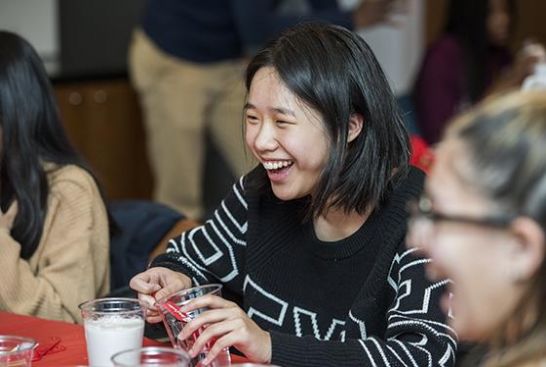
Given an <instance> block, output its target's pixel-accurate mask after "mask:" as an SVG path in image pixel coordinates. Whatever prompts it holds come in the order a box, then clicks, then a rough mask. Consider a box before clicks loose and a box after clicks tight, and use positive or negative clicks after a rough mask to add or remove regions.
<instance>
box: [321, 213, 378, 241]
mask: <svg viewBox="0 0 546 367" xmlns="http://www.w3.org/2000/svg"><path fill="white" fill-rule="evenodd" d="M370 213H371V210H370V209H367V210H366V211H365V213H363V214H359V213H357V212H356V211H351V212H349V213H346V212H344V211H343V210H341V209H336V208H330V209H328V211H327V212H326V213H324V214H322V215H320V216H319V217H318V218H316V219H314V220H313V226H314V229H315V234H316V236H317V238H318V239H319V240H321V241H325V242H333V241H339V240H342V239H344V238H347V237H349V236H351V235H352V234H353V233H355V232H356V231H358V229H359V228H360V227H362V225H363V224H364V223H365V222H366V220H367V219H368V217H369V216H370Z"/></svg>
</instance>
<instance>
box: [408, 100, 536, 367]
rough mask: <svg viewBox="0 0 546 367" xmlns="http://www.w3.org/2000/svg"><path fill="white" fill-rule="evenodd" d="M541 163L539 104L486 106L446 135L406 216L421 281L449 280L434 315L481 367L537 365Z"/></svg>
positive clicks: (513, 102) (501, 102)
mask: <svg viewBox="0 0 546 367" xmlns="http://www.w3.org/2000/svg"><path fill="white" fill-rule="evenodd" d="M544 157H546V95H545V94H544V93H537V92H534V93H531V92H528V93H514V94H510V95H506V96H504V97H502V98H499V99H496V100H492V101H489V102H487V103H485V104H484V105H482V106H480V107H479V108H477V109H475V110H473V111H471V112H470V113H468V114H466V115H464V116H463V117H460V118H458V119H457V120H456V121H455V122H454V123H453V124H452V125H451V126H449V127H448V129H447V133H446V135H445V137H444V139H443V140H442V142H441V143H440V144H439V146H438V149H437V154H436V162H435V164H434V166H433V169H432V171H431V173H430V175H429V177H428V179H427V184H426V190H425V195H424V196H423V197H422V198H421V199H420V200H419V201H418V205H416V206H415V207H414V208H415V209H416V210H415V213H414V214H413V216H412V218H413V221H412V223H413V224H412V225H411V226H410V231H409V242H410V243H411V244H412V245H414V246H417V247H419V248H421V249H422V250H424V252H425V253H426V254H427V255H428V256H430V257H431V260H432V261H431V263H430V264H428V265H427V268H428V269H427V273H428V275H429V276H430V277H431V279H433V280H434V279H441V278H443V277H446V276H447V277H449V278H451V279H452V280H453V283H450V284H449V287H448V289H447V290H446V294H445V296H444V302H442V304H443V306H444V310H445V311H446V312H448V307H449V306H450V310H451V311H452V312H453V314H454V315H455V318H453V319H450V324H451V326H452V327H453V328H454V329H455V330H456V332H457V334H458V335H459V337H460V338H461V340H468V341H474V342H479V343H483V344H486V345H487V346H488V347H489V352H488V354H487V355H486V357H485V360H484V361H483V363H482V364H481V365H482V366H488V367H489V366H491V367H492V366H495V367H508V366H510V367H516V366H521V367H523V366H527V367H531V366H537V367H538V366H543V365H545V364H546V313H545V312H544V310H546V262H545V261H544V256H545V253H546V240H545V238H546V159H544ZM447 291H449V292H451V293H452V294H453V297H452V298H451V302H449V301H448V293H447ZM472 366H476V364H475V363H474V364H472Z"/></svg>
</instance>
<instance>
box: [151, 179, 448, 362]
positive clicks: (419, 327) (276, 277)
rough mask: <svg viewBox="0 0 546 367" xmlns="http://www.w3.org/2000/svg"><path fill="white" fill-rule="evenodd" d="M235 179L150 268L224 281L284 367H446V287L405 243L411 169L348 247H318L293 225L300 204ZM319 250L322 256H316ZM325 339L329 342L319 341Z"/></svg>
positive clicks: (416, 188)
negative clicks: (210, 211)
mask: <svg viewBox="0 0 546 367" xmlns="http://www.w3.org/2000/svg"><path fill="white" fill-rule="evenodd" d="M251 175H252V173H250V174H249V175H248V176H246V177H243V178H241V180H239V181H238V182H237V183H236V184H235V185H233V189H232V191H231V192H230V193H229V194H228V195H227V196H226V198H225V199H224V200H223V201H222V203H221V205H220V206H219V207H218V209H217V210H216V211H215V213H214V215H213V216H212V218H211V219H210V220H208V221H206V222H205V224H204V225H202V226H200V227H197V228H194V229H192V230H191V231H189V232H187V233H184V234H182V235H181V236H179V237H178V238H175V239H173V240H171V241H170V243H169V247H168V249H167V254H165V255H161V256H159V257H158V258H156V259H155V260H154V261H153V262H152V266H165V267H168V268H171V269H174V270H177V271H181V272H183V273H185V274H187V275H188V276H190V277H191V278H192V280H193V282H194V284H205V283H214V282H222V283H223V284H224V286H225V287H226V288H227V289H229V290H230V291H232V292H235V293H237V294H239V295H240V296H242V297H243V300H244V302H243V305H242V307H243V308H244V310H245V311H246V312H247V314H248V315H249V316H250V317H251V318H252V319H253V320H254V321H255V322H256V323H257V324H258V325H259V326H260V327H262V328H263V329H264V330H269V331H270V334H271V342H272V363H274V364H278V365H282V366H315V365H322V366H345V365H347V366H350V365H355V366H356V365H359V366H361V365H364V366H367V365H370V366H416V367H421V366H431V367H432V366H452V365H453V363H454V357H455V351H456V340H455V338H454V336H453V335H454V333H453V330H451V329H450V328H449V326H448V325H447V324H446V323H445V316H444V315H443V314H442V312H441V311H440V309H439V302H438V301H439V298H440V296H441V294H442V292H443V288H444V286H445V284H446V283H447V280H445V281H440V282H435V283H430V282H429V281H428V280H427V279H426V277H425V271H424V265H425V264H426V263H427V262H428V261H429V260H427V259H422V258H418V257H416V256H415V253H414V250H408V249H407V248H406V247H405V244H404V234H405V222H406V220H407V213H406V212H405V207H406V202H407V200H408V199H410V198H412V197H417V196H418V195H419V194H420V190H421V186H422V178H420V175H419V174H418V173H416V172H412V173H411V174H410V175H409V176H408V178H407V179H406V180H405V181H404V182H403V183H402V184H400V185H399V187H398V188H397V189H395V190H394V192H393V193H392V194H391V195H390V196H389V199H388V200H386V201H385V203H384V205H383V206H382V209H380V210H378V211H377V213H374V214H372V215H371V216H370V218H369V219H368V220H367V221H366V223H365V224H364V226H363V228H361V229H360V230H358V231H357V233H356V234H355V235H352V236H351V238H349V239H348V240H347V241H342V242H341V243H339V244H335V245H332V246H329V245H327V246H324V245H322V244H320V243H318V240H317V239H316V238H313V236H312V234H313V233H314V232H313V231H312V230H310V228H309V227H306V226H304V225H302V224H301V223H299V222H298V220H297V219H296V218H297V217H296V215H295V214H294V213H295V212H297V208H298V203H291V202H286V203H279V202H278V200H275V198H273V197H272V196H267V195H257V196H256V195H255V194H254V193H252V192H248V191H247V190H245V184H246V182H247V181H246V180H247V179H248V180H250V179H252V178H251V177H250V178H249V176H251ZM317 249H318V250H317ZM325 341H328V342H327V343H325Z"/></svg>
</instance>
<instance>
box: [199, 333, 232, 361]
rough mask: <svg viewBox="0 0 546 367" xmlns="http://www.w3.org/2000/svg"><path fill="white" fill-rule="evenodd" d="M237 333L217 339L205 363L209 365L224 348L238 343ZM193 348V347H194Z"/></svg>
mask: <svg viewBox="0 0 546 367" xmlns="http://www.w3.org/2000/svg"><path fill="white" fill-rule="evenodd" d="M237 339H238V338H237V335H236V334H235V333H229V334H225V335H224V336H222V337H221V338H219V339H216V341H215V342H214V345H213V346H212V348H211V349H210V351H209V352H208V354H207V357H206V358H205V359H204V360H203V364H204V365H208V364H209V363H210V362H212V361H213V360H214V359H215V358H216V357H217V356H218V354H220V352H222V350H223V349H224V348H229V347H230V346H232V345H234V344H236V343H237ZM192 349H193V348H192Z"/></svg>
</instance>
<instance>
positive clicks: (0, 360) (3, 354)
mask: <svg viewBox="0 0 546 367" xmlns="http://www.w3.org/2000/svg"><path fill="white" fill-rule="evenodd" d="M35 346H36V341H35V340H34V339H30V338H25V337H22V336H15V335H0V367H12V366H14V367H15V366H21V367H30V366H31V364H32V354H33V351H34V347H35Z"/></svg>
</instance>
